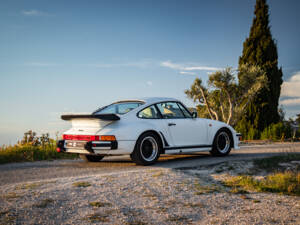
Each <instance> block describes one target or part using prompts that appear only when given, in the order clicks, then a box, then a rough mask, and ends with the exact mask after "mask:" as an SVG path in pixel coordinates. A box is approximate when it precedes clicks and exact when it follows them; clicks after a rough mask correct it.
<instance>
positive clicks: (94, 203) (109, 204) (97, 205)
mask: <svg viewBox="0 0 300 225" xmlns="http://www.w3.org/2000/svg"><path fill="white" fill-rule="evenodd" d="M90 206H93V207H106V206H112V204H111V203H109V202H90Z"/></svg>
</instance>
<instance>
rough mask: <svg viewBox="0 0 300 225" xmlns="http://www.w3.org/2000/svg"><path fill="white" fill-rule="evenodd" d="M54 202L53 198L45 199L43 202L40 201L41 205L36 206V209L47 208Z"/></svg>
mask: <svg viewBox="0 0 300 225" xmlns="http://www.w3.org/2000/svg"><path fill="white" fill-rule="evenodd" d="M52 202H54V200H53V199H51V198H46V199H43V200H42V201H40V202H39V203H37V204H35V205H34V206H35V207H38V208H46V207H47V206H48V205H49V204H51V203H52Z"/></svg>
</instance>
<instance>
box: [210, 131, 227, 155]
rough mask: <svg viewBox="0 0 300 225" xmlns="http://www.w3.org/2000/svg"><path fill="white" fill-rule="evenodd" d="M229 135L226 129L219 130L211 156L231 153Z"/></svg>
mask: <svg viewBox="0 0 300 225" xmlns="http://www.w3.org/2000/svg"><path fill="white" fill-rule="evenodd" d="M231 142H232V140H231V134H230V133H229V131H228V130H227V129H224V128H223V129H220V130H219V131H218V132H217V134H216V136H215V138H214V142H213V147H212V150H211V151H210V153H211V154H212V155H213V156H225V155H228V154H229V152H230V151H231V146H232V143H231Z"/></svg>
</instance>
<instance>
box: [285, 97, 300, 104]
mask: <svg viewBox="0 0 300 225" xmlns="http://www.w3.org/2000/svg"><path fill="white" fill-rule="evenodd" d="M280 104H281V105H288V106H293V105H300V98H292V99H285V100H281V101H280Z"/></svg>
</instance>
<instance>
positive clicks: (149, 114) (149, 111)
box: [138, 105, 160, 119]
mask: <svg viewBox="0 0 300 225" xmlns="http://www.w3.org/2000/svg"><path fill="white" fill-rule="evenodd" d="M138 117H139V118H144V119H160V115H159V112H158V111H157V110H156V108H155V106H154V105H152V106H149V107H147V108H145V109H143V110H142V111H140V112H139V114H138Z"/></svg>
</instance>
